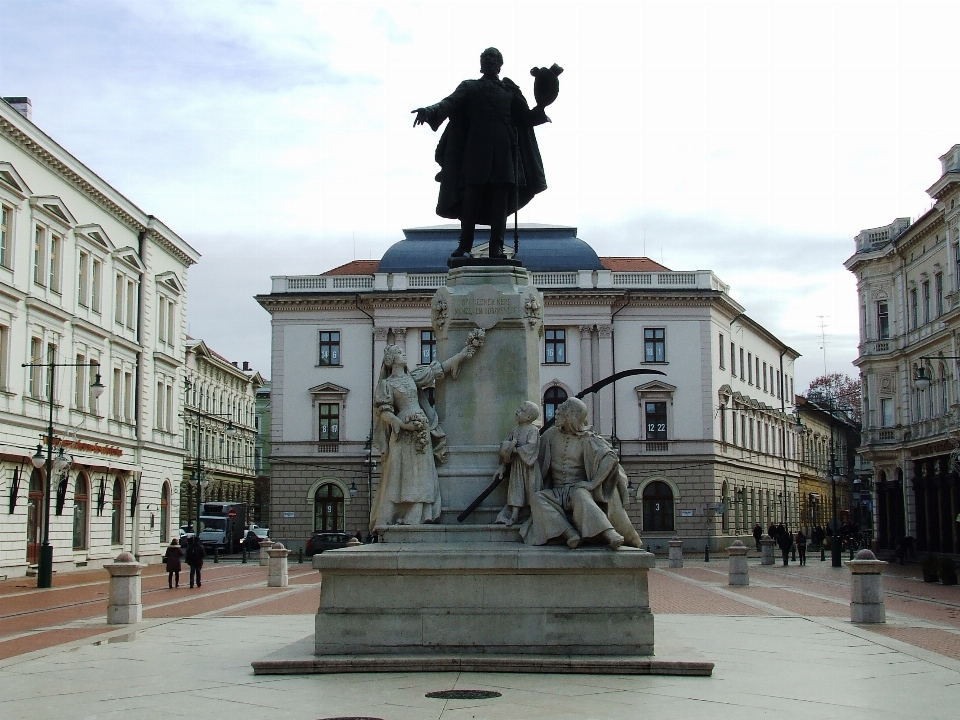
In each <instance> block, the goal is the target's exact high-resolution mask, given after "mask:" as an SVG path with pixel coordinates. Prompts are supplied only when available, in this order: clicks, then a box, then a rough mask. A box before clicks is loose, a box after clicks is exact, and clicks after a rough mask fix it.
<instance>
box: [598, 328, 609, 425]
mask: <svg viewBox="0 0 960 720" xmlns="http://www.w3.org/2000/svg"><path fill="white" fill-rule="evenodd" d="M597 335H599V338H600V352H599V355H600V357H599V358H598V361H599V362H598V365H599V370H600V376H599V377H598V378H597V380H602V379H603V378H605V377H610V376H611V375H613V325H597ZM597 404H598V406H599V411H598V412H595V413H594V415H595V417H596V423H597V425H596V428H595V432H597V433H598V434H600V435H609V434H610V433H612V432H613V385H607V386H606V387H605V388H603V390H601V391H600V392H599V393H597Z"/></svg>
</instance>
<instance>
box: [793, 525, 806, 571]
mask: <svg viewBox="0 0 960 720" xmlns="http://www.w3.org/2000/svg"><path fill="white" fill-rule="evenodd" d="M794 539H795V540H796V543H797V554H798V555H799V556H800V564H801V565H806V564H807V536H806V535H804V534H803V530H797V536H796V538H794Z"/></svg>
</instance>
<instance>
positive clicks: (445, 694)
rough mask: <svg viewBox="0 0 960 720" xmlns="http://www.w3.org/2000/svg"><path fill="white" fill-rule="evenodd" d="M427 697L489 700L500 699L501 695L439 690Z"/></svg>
mask: <svg viewBox="0 0 960 720" xmlns="http://www.w3.org/2000/svg"><path fill="white" fill-rule="evenodd" d="M426 697H428V698H437V699H439V700H489V699H490V698H498V697H500V693H498V692H496V691H494V690H439V691H437V692H431V693H427V695H426Z"/></svg>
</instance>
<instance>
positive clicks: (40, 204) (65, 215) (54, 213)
mask: <svg viewBox="0 0 960 720" xmlns="http://www.w3.org/2000/svg"><path fill="white" fill-rule="evenodd" d="M30 206H31V207H32V208H33V209H34V210H39V211H40V212H42V213H44V214H45V215H46V216H47V217H48V218H50V219H51V220H53V221H54V222H55V223H57V224H59V225H62V226H63V228H64V230H69V229H70V228H71V227H73V226H74V225H76V224H77V219H76V218H75V217H74V216H73V213H72V212H70V208H68V207H67V206H66V204H65V203H64V202H63V200H61V199H60V198H58V197H57V196H56V195H33V196H31V198H30Z"/></svg>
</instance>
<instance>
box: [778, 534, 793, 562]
mask: <svg viewBox="0 0 960 720" xmlns="http://www.w3.org/2000/svg"><path fill="white" fill-rule="evenodd" d="M777 545H779V546H780V554H781V555H783V566H784V567H786V566H787V565H789V564H790V548H791V547H792V546H793V536H792V535H791V534H790V533H789V531H788V530H787V528H786V527H784V525H783V523H780V524H779V525H777Z"/></svg>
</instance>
